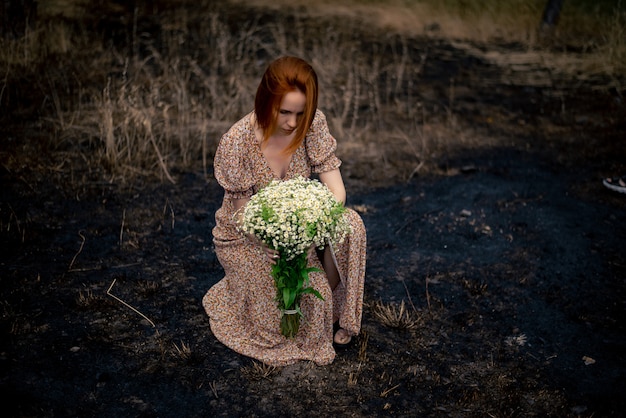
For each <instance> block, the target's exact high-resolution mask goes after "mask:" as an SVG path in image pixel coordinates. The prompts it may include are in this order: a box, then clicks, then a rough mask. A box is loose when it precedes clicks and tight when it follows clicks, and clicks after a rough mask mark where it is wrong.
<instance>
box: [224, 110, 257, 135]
mask: <svg viewBox="0 0 626 418" xmlns="http://www.w3.org/2000/svg"><path fill="white" fill-rule="evenodd" d="M253 117H254V112H250V113H248V114H247V115H245V116H244V117H242V118H241V119H239V120H238V121H237V122H235V123H234V124H233V125H231V127H230V128H229V129H228V131H227V132H226V133H225V134H224V138H226V139H231V140H235V141H236V140H238V139H239V140H245V139H248V138H249V137H250V136H254V127H253V124H252V118H253Z"/></svg>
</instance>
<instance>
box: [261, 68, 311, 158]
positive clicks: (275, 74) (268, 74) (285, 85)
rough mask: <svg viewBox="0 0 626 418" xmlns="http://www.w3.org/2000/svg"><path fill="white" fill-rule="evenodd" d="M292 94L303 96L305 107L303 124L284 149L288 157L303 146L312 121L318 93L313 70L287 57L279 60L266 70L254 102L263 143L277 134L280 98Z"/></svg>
mask: <svg viewBox="0 0 626 418" xmlns="http://www.w3.org/2000/svg"><path fill="white" fill-rule="evenodd" d="M295 90H299V91H301V92H302V94H304V96H305V97H306V103H305V105H304V115H303V117H302V122H301V123H300V124H298V128H297V129H296V134H295V135H294V138H293V140H292V141H291V143H290V144H289V146H288V147H287V148H286V149H285V153H287V154H289V153H292V152H293V151H295V150H296V149H297V148H298V147H299V146H300V144H302V141H304V137H305V136H306V133H307V132H308V130H309V128H310V127H311V124H312V123H313V118H315V111H316V110H317V92H318V87H317V74H316V73H315V70H314V69H313V67H312V66H311V65H310V64H309V63H308V62H306V61H304V60H303V59H301V58H297V57H290V56H286V57H281V58H278V59H277V60H275V61H273V62H272V63H270V65H269V66H268V67H267V70H265V74H263V78H262V79H261V83H259V87H258V88H257V91H256V97H255V99H254V113H255V114H256V120H257V123H258V125H259V127H260V128H261V129H263V142H265V141H267V140H268V139H269V137H270V136H271V135H272V133H274V131H275V130H276V120H277V118H278V112H279V110H280V103H281V102H282V100H283V97H285V95H286V94H287V93H290V92H292V91H295Z"/></svg>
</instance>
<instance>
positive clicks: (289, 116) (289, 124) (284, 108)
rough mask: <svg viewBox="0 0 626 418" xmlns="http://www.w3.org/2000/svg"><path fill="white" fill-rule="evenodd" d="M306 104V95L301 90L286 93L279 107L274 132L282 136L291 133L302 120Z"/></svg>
mask: <svg viewBox="0 0 626 418" xmlns="http://www.w3.org/2000/svg"><path fill="white" fill-rule="evenodd" d="M305 105H306V96H305V95H304V93H302V92H301V91H300V90H294V91H291V92H289V93H287V94H285V97H283V100H282V101H281V102H280V107H279V108H278V116H277V119H276V131H275V132H274V134H276V135H281V136H289V135H291V134H292V133H293V132H294V131H295V130H296V128H297V127H298V124H299V123H300V122H301V121H302V116H303V115H304V106H305Z"/></svg>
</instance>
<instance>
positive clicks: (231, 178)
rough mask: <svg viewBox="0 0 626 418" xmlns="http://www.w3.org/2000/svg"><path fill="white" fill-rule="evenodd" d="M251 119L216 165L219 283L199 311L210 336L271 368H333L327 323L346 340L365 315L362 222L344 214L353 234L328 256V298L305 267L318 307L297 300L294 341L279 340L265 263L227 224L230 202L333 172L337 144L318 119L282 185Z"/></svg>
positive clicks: (221, 150)
mask: <svg viewBox="0 0 626 418" xmlns="http://www.w3.org/2000/svg"><path fill="white" fill-rule="evenodd" d="M252 117H253V113H250V114H248V115H247V116H245V117H244V118H243V119H241V120H240V121H238V122H237V123H235V124H234V125H233V126H232V127H231V128H230V129H229V131H228V132H227V133H226V134H224V135H223V136H222V138H221V140H220V143H219V145H218V147H217V151H216V153H215V159H214V173H215V178H216V179H217V181H218V182H219V184H220V185H221V186H222V187H223V189H224V200H223V202H222V206H221V207H220V208H219V209H218V210H217V212H216V213H215V224H216V225H215V228H214V229H213V243H214V245H215V252H216V254H217V258H218V260H219V262H220V264H221V265H222V267H223V268H224V273H225V275H224V278H222V279H221V280H220V281H219V282H217V283H216V284H215V285H214V286H213V287H211V288H210V289H209V290H208V292H207V293H206V295H205V296H204V298H203V299H202V305H203V306H204V309H205V311H206V313H207V314H208V316H209V320H210V325H211V331H212V332H213V334H214V335H215V337H216V338H217V339H218V340H219V341H221V342H222V343H223V344H224V345H226V346H228V347H230V348H231V349H233V350H234V351H236V352H238V353H240V354H243V355H245V356H248V357H252V358H254V359H257V360H259V361H261V362H263V363H266V364H268V365H272V366H284V365H288V364H292V363H295V362H297V361H300V360H309V361H313V362H315V363H316V364H318V365H326V364H330V363H332V361H333V360H334V358H335V351H334V348H333V322H335V321H337V320H339V325H340V326H341V327H342V328H344V329H345V330H346V331H348V333H350V334H351V335H356V334H358V333H359V331H360V328H361V316H362V308H363V285H364V279H365V258H366V254H365V252H366V234H365V227H364V225H363V221H362V220H361V217H360V216H359V215H358V214H357V213H356V212H355V211H353V210H351V209H348V210H347V213H346V215H345V216H346V217H347V218H348V220H349V222H350V225H351V227H352V232H351V234H350V235H349V236H348V237H347V238H346V239H345V240H344V241H343V243H341V244H339V245H337V246H335V247H334V248H333V251H334V255H335V259H336V262H337V267H338V270H339V273H340V276H341V281H340V284H339V285H338V286H337V287H336V288H335V290H334V291H331V289H330V286H329V284H328V279H327V277H326V274H325V273H324V272H323V269H322V265H321V263H320V261H319V259H318V258H317V256H315V255H313V256H311V257H309V265H310V266H313V267H317V268H319V269H320V270H322V272H317V273H311V274H310V284H311V285H312V286H313V287H314V288H315V289H317V290H318V291H319V292H320V293H321V294H322V296H323V297H324V300H320V299H318V298H315V297H314V296H312V295H305V296H303V298H302V303H301V309H302V312H303V314H304V318H303V320H302V322H301V325H300V330H299V331H298V334H297V335H296V337H295V338H293V339H288V338H285V337H284V336H283V335H282V334H281V333H280V316H281V313H280V310H279V309H278V307H277V304H276V301H275V296H276V290H275V287H274V281H273V279H272V277H271V274H270V270H271V264H270V262H269V260H268V259H267V256H266V255H265V254H264V253H263V252H262V251H261V250H260V249H259V247H258V246H255V245H254V244H252V243H251V242H250V240H249V239H247V238H246V237H245V236H244V235H243V234H242V233H241V232H240V231H239V230H238V229H237V228H236V226H235V224H234V223H233V221H232V219H233V215H234V212H235V210H234V206H233V203H232V199H241V198H247V197H250V196H252V195H253V194H255V193H256V192H257V191H258V190H259V189H260V188H262V187H264V186H265V185H267V184H268V183H269V182H270V181H272V180H274V179H278V180H287V179H290V178H293V177H296V176H303V177H307V178H308V177H311V175H312V174H319V173H323V172H326V171H331V170H334V169H336V168H339V166H340V165H341V161H340V160H339V158H337V157H336V155H335V150H336V147H337V143H336V140H335V138H333V136H332V135H331V134H330V132H329V130H328V124H327V123H326V118H325V116H324V114H323V113H322V112H321V111H319V110H318V111H317V112H316V115H315V118H314V120H313V124H312V126H311V128H310V130H309V132H308V133H307V135H306V138H305V140H304V141H303V144H302V145H301V146H300V147H299V148H298V149H296V151H295V152H294V154H293V156H292V158H291V162H290V164H289V167H288V169H287V173H286V174H285V177H284V178H282V179H281V178H278V177H277V176H276V174H275V173H274V172H272V170H271V168H270V167H269V164H268V162H267V160H266V159H265V157H264V155H263V153H262V152H261V146H260V143H259V141H258V140H257V138H256V136H255V132H254V126H253V124H252V120H251V118H252Z"/></svg>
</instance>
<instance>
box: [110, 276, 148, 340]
mask: <svg viewBox="0 0 626 418" xmlns="http://www.w3.org/2000/svg"><path fill="white" fill-rule="evenodd" d="M116 280H117V279H113V282H112V283H111V286H109V290H107V295H109V296H111V297H112V298H113V299H115V300H116V301H118V302H120V303H121V304H123V305H124V306H126V307H127V308H130V309H132V310H133V311H134V312H136V313H137V314H139V315H141V317H142V318H143V319H145V320H146V321H148V322H149V323H150V325H152V328H156V325H154V322H152V321H151V320H150V319H149V318H148V317H147V316H145V315H144V314H142V313H141V312H139V311H138V310H137V309H135V308H133V307H132V306H130V305H129V304H128V303H126V302H124V301H123V300H122V299H120V298H118V297H117V296H115V295H114V294H112V293H111V289H113V285H115V281H116Z"/></svg>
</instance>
